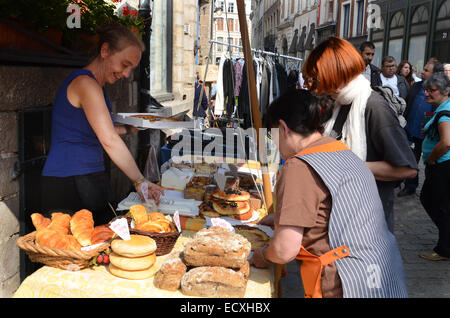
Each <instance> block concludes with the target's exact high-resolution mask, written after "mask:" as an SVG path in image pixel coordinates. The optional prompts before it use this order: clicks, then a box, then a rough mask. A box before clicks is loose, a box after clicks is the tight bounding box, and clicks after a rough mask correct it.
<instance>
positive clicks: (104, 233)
mask: <svg viewBox="0 0 450 318" xmlns="http://www.w3.org/2000/svg"><path fill="white" fill-rule="evenodd" d="M113 236H114V232H113V230H111V229H110V228H109V227H108V226H107V225H99V226H96V227H95V228H94V231H92V236H91V243H92V245H94V244H98V243H102V242H106V241H108V240H110V239H112V238H113Z"/></svg>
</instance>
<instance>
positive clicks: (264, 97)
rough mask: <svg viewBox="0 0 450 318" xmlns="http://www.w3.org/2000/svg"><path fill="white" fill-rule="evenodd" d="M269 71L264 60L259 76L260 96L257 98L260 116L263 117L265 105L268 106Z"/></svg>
mask: <svg viewBox="0 0 450 318" xmlns="http://www.w3.org/2000/svg"><path fill="white" fill-rule="evenodd" d="M271 75H272V74H271V73H270V70H269V67H268V65H267V62H266V61H264V64H263V72H262V78H261V98H260V100H259V108H260V111H261V118H262V117H264V114H265V113H266V111H267V107H268V106H269V93H270V87H269V86H270V77H271Z"/></svg>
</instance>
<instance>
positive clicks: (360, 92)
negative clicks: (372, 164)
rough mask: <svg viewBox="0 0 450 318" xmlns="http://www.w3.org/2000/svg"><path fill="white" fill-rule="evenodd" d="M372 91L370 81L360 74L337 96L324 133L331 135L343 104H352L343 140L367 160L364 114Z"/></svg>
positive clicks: (343, 130) (343, 131)
mask: <svg viewBox="0 0 450 318" xmlns="http://www.w3.org/2000/svg"><path fill="white" fill-rule="evenodd" d="M371 93H372V89H371V88H370V82H369V81H368V80H367V79H366V78H365V77H364V76H363V75H358V76H357V77H356V78H355V79H354V80H352V81H351V82H350V83H348V84H347V86H346V87H345V88H344V89H343V90H342V91H341V92H340V93H339V95H338V97H337V98H336V103H335V107H334V110H333V115H332V117H331V119H330V120H328V121H327V122H326V123H325V133H324V135H326V136H329V135H330V133H331V131H332V129H333V126H334V123H335V121H336V117H337V115H338V114H339V110H340V109H341V106H342V105H350V106H346V107H351V108H350V112H349V113H348V117H347V120H346V121H345V123H344V126H343V128H342V142H344V143H345V144H346V145H347V147H349V148H350V149H351V150H352V151H353V152H354V153H355V154H356V155H357V156H358V157H359V158H360V159H361V160H363V161H366V157H367V141H366V125H365V119H364V118H365V115H364V114H365V111H366V104H367V100H368V98H369V96H370V94H371Z"/></svg>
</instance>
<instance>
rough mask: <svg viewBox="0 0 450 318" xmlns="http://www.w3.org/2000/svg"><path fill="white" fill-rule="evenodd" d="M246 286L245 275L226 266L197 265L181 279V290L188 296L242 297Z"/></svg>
mask: <svg viewBox="0 0 450 318" xmlns="http://www.w3.org/2000/svg"><path fill="white" fill-rule="evenodd" d="M246 288H247V279H246V278H245V276H244V275H243V274H242V273H240V272H236V271H234V270H232V269H229V268H225V267H209V266H202V267H196V268H193V269H191V270H190V271H188V272H187V273H186V274H185V275H184V276H183V279H182V280H181V291H182V293H183V294H185V295H188V296H202V297H212V298H242V297H244V295H245V289H246Z"/></svg>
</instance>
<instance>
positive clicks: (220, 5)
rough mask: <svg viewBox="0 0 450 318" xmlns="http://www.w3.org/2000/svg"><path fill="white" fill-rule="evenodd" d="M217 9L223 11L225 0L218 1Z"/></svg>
mask: <svg viewBox="0 0 450 318" xmlns="http://www.w3.org/2000/svg"><path fill="white" fill-rule="evenodd" d="M216 9H217V10H222V11H223V1H216Z"/></svg>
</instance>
